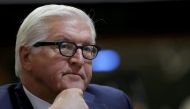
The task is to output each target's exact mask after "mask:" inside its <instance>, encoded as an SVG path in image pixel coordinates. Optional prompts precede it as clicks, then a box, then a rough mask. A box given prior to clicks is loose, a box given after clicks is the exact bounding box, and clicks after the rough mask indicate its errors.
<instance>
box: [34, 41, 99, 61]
mask: <svg viewBox="0 0 190 109" xmlns="http://www.w3.org/2000/svg"><path fill="white" fill-rule="evenodd" d="M62 43H70V44H73V45H74V46H75V47H76V49H75V50H74V52H73V54H72V55H71V56H67V55H64V54H63V53H62V52H61V44H62ZM51 45H55V46H58V48H59V52H60V54H61V55H62V56H66V57H72V56H74V55H75V53H76V51H77V50H78V49H81V50H82V55H83V58H85V59H88V60H93V59H94V58H96V56H97V54H98V52H99V51H100V50H101V47H99V46H97V45H92V44H89V45H83V46H78V45H76V44H75V43H73V42H66V41H60V42H37V43H35V44H34V45H33V46H34V47H40V46H51ZM86 46H93V47H95V48H96V49H97V53H96V54H95V56H94V57H93V58H86V56H84V53H83V48H84V47H86Z"/></svg>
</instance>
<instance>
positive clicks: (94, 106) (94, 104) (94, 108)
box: [84, 92, 107, 109]
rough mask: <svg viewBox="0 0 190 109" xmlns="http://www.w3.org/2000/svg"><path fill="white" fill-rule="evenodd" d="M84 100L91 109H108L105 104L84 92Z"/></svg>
mask: <svg viewBox="0 0 190 109" xmlns="http://www.w3.org/2000/svg"><path fill="white" fill-rule="evenodd" d="M84 100H85V101H86V103H87V105H88V107H89V109H107V108H106V105H105V104H102V103H100V102H99V101H98V100H95V96H94V95H92V94H90V93H88V92H84Z"/></svg>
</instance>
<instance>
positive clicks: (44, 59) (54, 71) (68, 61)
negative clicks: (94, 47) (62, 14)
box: [29, 18, 92, 93]
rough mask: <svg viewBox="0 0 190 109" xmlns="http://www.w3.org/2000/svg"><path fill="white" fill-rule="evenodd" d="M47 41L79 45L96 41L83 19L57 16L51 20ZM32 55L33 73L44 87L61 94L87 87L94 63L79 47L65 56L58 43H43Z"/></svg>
mask: <svg viewBox="0 0 190 109" xmlns="http://www.w3.org/2000/svg"><path fill="white" fill-rule="evenodd" d="M48 28H49V31H48V38H47V40H46V41H51V42H54V41H68V42H74V43H75V44H77V45H84V44H92V35H91V31H90V28H89V26H88V25H87V24H86V23H85V22H81V21H80V20H70V19H68V20H67V19H64V20H63V19H61V18H56V19H54V20H52V19H50V21H49V23H48ZM32 49H40V51H39V52H37V53H32V54H31V56H30V60H31V70H30V72H29V73H30V75H31V78H33V80H34V83H36V84H38V85H39V84H40V86H41V87H42V88H43V89H47V90H49V91H52V92H54V93H59V92H61V91H62V90H64V89H67V88H80V89H82V90H85V88H86V87H87V85H88V83H89V82H90V80H91V77H92V62H91V60H87V59H84V58H83V56H82V50H81V49H78V50H77V51H76V53H75V54H74V56H73V57H64V56H62V55H61V54H60V53H59V49H58V47H57V46H41V47H37V48H35V47H34V48H32Z"/></svg>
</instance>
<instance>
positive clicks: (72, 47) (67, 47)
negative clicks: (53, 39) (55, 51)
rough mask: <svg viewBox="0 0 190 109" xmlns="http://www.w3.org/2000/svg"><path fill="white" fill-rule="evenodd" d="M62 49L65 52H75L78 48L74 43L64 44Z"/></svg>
mask: <svg viewBox="0 0 190 109" xmlns="http://www.w3.org/2000/svg"><path fill="white" fill-rule="evenodd" d="M60 48H61V49H64V50H74V49H75V48H76V47H75V45H74V44H72V43H62V44H61V46H60Z"/></svg>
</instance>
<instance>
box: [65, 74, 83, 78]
mask: <svg viewBox="0 0 190 109" xmlns="http://www.w3.org/2000/svg"><path fill="white" fill-rule="evenodd" d="M62 76H72V77H76V78H77V77H80V78H81V79H84V77H83V76H82V75H81V74H76V73H64V74H63V75H62Z"/></svg>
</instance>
